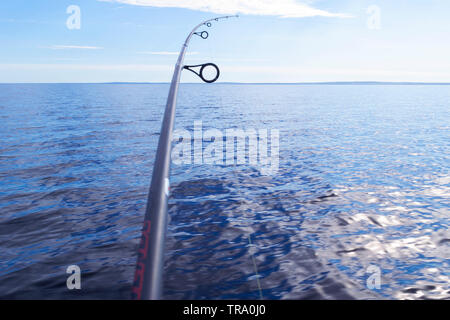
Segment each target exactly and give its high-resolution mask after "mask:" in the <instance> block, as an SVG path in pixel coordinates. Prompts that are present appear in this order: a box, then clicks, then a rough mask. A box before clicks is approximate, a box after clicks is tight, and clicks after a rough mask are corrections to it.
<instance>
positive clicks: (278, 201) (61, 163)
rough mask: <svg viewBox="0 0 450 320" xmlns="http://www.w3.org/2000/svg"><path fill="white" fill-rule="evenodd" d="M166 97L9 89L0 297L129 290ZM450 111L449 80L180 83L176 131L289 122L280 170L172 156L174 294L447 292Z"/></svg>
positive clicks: (129, 91) (152, 87)
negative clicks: (76, 282) (72, 282)
mask: <svg viewBox="0 0 450 320" xmlns="http://www.w3.org/2000/svg"><path fill="white" fill-rule="evenodd" d="M167 93H168V85H167V84H23V85H19V84H11V85H7V84H4V85H0V121H1V122H0V123H1V125H0V138H1V140H0V298H1V299H33V298H39V299H128V298H129V297H130V288H131V284H132V280H133V276H134V269H135V263H136V259H137V247H138V244H139V239H140V231H141V228H142V221H143V216H144V211H145V205H146V200H147V192H148V189H149V185H150V180H151V176H152V168H153V167H152V166H153V160H154V157H155V149H156V145H157V141H158V136H159V130H160V126H161V119H162V115H163V111H164V107H165V102H166V98H167ZM449 111H450V86H438V85H436V86H427V85H416V86H412V85H410V86H403V85H238V84H214V85H206V84H205V85H204V84H182V85H181V87H180V93H179V101H178V108H177V115H176V128H177V129H185V130H188V131H189V132H192V129H193V126H194V121H200V120H201V121H203V126H204V128H205V129H212V128H214V129H218V130H221V131H225V130H226V129H229V128H240V129H250V128H255V129H278V130H279V132H280V140H279V141H280V145H279V170H278V172H276V173H275V174H272V175H263V174H261V172H260V171H259V170H258V168H256V167H254V166H252V165H250V164H243V165H237V164H236V165H211V164H183V165H175V164H174V165H173V166H172V174H171V197H170V203H169V206H170V212H169V213H170V220H171V221H170V225H169V230H168V236H167V242H166V249H167V250H166V263H165V278H164V297H165V298H166V299H259V298H263V299H418V298H424V299H449V298H450V266H449V263H450V232H449V218H450V112H449ZM70 265H78V266H79V267H80V268H81V272H82V275H81V285H82V288H81V290H75V291H70V290H68V289H67V287H66V280H67V277H68V276H69V275H68V274H66V269H67V267H68V266H70ZM378 275H379V277H378ZM374 277H375V278H374ZM374 279H379V282H377V280H374ZM377 283H379V286H377V285H376V284H377ZM371 284H372V285H371ZM373 284H375V286H374V285H373Z"/></svg>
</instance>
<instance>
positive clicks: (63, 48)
mask: <svg viewBox="0 0 450 320" xmlns="http://www.w3.org/2000/svg"><path fill="white" fill-rule="evenodd" d="M48 48H49V49H53V50H65V49H82V50H100V49H103V48H102V47H91V46H65V45H53V46H51V47H48Z"/></svg>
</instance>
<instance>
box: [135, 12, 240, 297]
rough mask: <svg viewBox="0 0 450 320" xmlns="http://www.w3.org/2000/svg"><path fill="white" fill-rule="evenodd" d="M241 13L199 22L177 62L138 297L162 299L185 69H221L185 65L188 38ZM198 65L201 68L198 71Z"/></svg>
mask: <svg viewBox="0 0 450 320" xmlns="http://www.w3.org/2000/svg"><path fill="white" fill-rule="evenodd" d="M232 17H238V16H223V17H218V18H214V19H210V20H206V21H204V22H202V23H200V24H199V25H198V26H196V27H195V28H194V29H193V30H192V32H191V33H190V34H189V36H188V37H187V39H186V41H185V42H184V44H183V47H182V48H181V52H180V55H179V56H178V60H177V64H176V65H175V71H174V74H173V78H172V83H171V85H170V90H169V97H168V98H167V105H166V110H165V112H164V118H163V122H162V127H161V134H160V137H159V142H158V149H157V151H156V158H155V164H154V167H153V176H152V182H151V184H150V191H149V193H148V200H147V208H146V211H145V218H144V226H143V228H142V236H141V242H140V245H139V250H138V259H137V264H136V272H135V275H134V282H133V288H132V298H133V299H137V300H159V299H161V294H162V278H163V268H164V245H165V237H166V230H167V221H168V215H167V207H168V205H167V201H168V198H169V190H170V182H169V173H170V154H171V147H172V131H173V124H174V118H175V108H176V101H177V93H178V86H179V83H180V77H181V72H182V71H183V69H186V70H189V71H191V72H193V73H195V74H196V75H197V76H199V77H200V79H202V80H203V81H204V82H206V83H213V82H215V81H217V79H218V78H219V76H220V70H219V68H218V67H217V66H216V65H215V64H214V63H205V64H200V65H193V66H187V65H184V56H185V54H186V50H187V48H188V45H189V42H190V40H191V38H192V37H193V36H194V35H197V36H199V37H200V38H202V39H207V38H208V37H209V33H208V32H207V31H201V32H197V30H198V29H199V28H200V27H202V26H206V27H208V28H210V27H211V26H212V24H213V22H215V21H216V22H217V21H219V20H221V19H228V18H232ZM211 67H212V68H213V69H215V72H216V75H215V76H214V77H213V78H208V77H206V76H205V74H204V72H205V70H206V69H207V68H211ZM196 68H199V70H198V71H197V70H196Z"/></svg>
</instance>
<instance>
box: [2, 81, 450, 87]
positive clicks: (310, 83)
mask: <svg viewBox="0 0 450 320" xmlns="http://www.w3.org/2000/svg"><path fill="white" fill-rule="evenodd" d="M5 84H17V85H20V84H170V82H42V83H41V82H4V83H0V85H5ZM181 84H202V83H201V82H182V83H181ZM214 84H216V85H217V84H226V85H366V86H376V85H401V86H450V82H383V81H336V82H217V83H213V85H214Z"/></svg>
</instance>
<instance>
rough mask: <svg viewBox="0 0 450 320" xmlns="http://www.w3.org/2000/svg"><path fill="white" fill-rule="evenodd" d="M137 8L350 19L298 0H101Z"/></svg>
mask: <svg viewBox="0 0 450 320" xmlns="http://www.w3.org/2000/svg"><path fill="white" fill-rule="evenodd" d="M99 1H107V2H120V3H126V4H131V5H136V6H149V7H159V8H184V9H191V10H198V11H204V12H212V13H217V14H248V15H264V16H277V17H283V18H303V17H314V16H322V17H341V18H343V17H349V15H346V14H340V13H331V12H328V11H325V10H320V9H316V8H313V7H311V6H310V5H308V4H306V3H301V2H299V1H296V0H99Z"/></svg>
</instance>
